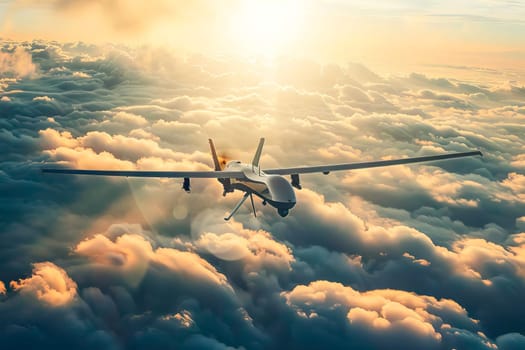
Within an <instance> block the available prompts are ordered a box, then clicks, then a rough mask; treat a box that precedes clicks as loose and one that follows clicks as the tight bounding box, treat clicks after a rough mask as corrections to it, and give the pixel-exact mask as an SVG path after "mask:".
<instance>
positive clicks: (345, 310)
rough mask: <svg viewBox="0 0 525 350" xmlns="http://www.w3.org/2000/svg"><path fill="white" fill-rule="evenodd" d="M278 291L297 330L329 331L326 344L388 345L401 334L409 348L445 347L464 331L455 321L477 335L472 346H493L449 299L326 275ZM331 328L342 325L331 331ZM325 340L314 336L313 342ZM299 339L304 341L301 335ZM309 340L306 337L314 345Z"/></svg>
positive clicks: (380, 346) (457, 341) (318, 332)
mask: <svg viewBox="0 0 525 350" xmlns="http://www.w3.org/2000/svg"><path fill="white" fill-rule="evenodd" d="M282 296H283V297H284V298H285V300H286V304H287V305H288V306H289V307H290V308H291V309H292V310H293V312H294V313H295V315H294V320H293V322H294V323H296V324H297V328H296V331H297V333H296V334H297V335H306V334H307V333H308V328H310V329H314V328H315V331H314V332H315V333H317V334H318V335H321V334H323V335H324V336H325V337H326V338H328V337H327V336H328V334H332V336H333V338H332V339H330V338H328V339H330V340H328V341H329V343H328V344H330V342H331V343H332V344H334V345H335V344H343V343H345V342H346V343H348V342H351V343H352V344H356V345H363V346H367V347H371V348H388V347H389V346H391V345H392V344H397V343H398V342H399V341H400V340H401V339H404V344H405V345H404V346H405V347H407V348H414V349H420V348H426V349H432V348H446V347H447V346H450V345H452V344H454V343H461V342H462V341H461V338H462V337H463V336H458V335H459V334H460V333H459V332H457V331H456V330H455V329H456V328H457V327H459V328H462V329H464V330H466V331H467V332H466V333H467V334H470V336H471V337H473V338H475V339H476V341H475V343H476V345H475V346H476V348H480V349H481V348H485V349H491V348H494V347H495V346H494V344H493V343H492V342H491V341H490V340H489V339H487V337H486V336H484V335H483V334H481V333H476V330H477V329H478V325H477V322H476V320H474V319H471V318H469V317H468V315H467V313H466V311H465V309H463V308H462V307H461V306H460V305H458V304H457V303H456V302H454V301H452V300H447V299H440V300H438V299H436V298H434V297H429V296H420V295H416V294H414V293H409V292H405V291H398V290H371V291H367V292H359V291H356V290H354V289H353V288H351V287H347V286H343V285H342V284H340V283H335V282H328V281H315V282H312V283H310V284H309V285H299V286H296V287H295V288H294V289H292V290H291V291H289V292H283V293H282ZM292 327H293V325H292ZM463 327H464V328H463ZM334 328H339V329H340V331H339V332H338V333H335V332H334V331H335V329H334ZM308 338H309V337H308ZM337 338H339V339H337ZM454 338H456V339H454ZM323 340H325V339H318V340H316V344H317V342H319V343H321V342H322V341H323ZM297 341H300V342H304V339H303V340H300V339H297ZM307 344H308V343H306V342H305V343H304V345H305V346H307V347H315V345H314V344H310V345H307ZM365 344H366V345H365ZM472 345H474V344H472ZM341 346H342V345H336V347H338V348H339V347H341Z"/></svg>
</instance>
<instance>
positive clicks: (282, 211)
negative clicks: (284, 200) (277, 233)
mask: <svg viewBox="0 0 525 350" xmlns="http://www.w3.org/2000/svg"><path fill="white" fill-rule="evenodd" d="M277 212H278V213H279V215H281V217H283V218H284V217H285V216H286V215H288V209H277Z"/></svg>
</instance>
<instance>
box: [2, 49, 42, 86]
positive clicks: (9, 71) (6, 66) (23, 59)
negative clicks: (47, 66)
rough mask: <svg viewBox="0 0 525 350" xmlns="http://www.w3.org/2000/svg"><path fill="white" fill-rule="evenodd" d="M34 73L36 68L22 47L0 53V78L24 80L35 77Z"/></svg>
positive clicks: (29, 55)
mask: <svg viewBox="0 0 525 350" xmlns="http://www.w3.org/2000/svg"><path fill="white" fill-rule="evenodd" d="M36 73H37V67H36V65H35V64H34V63H33V60H32V57H31V54H30V53H29V52H28V51H27V50H26V49H25V48H24V47H22V46H18V47H16V48H15V49H14V50H12V51H7V52H6V51H0V77H2V78H4V77H12V78H25V77H32V76H35V75H36Z"/></svg>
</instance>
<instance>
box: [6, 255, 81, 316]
mask: <svg viewBox="0 0 525 350" xmlns="http://www.w3.org/2000/svg"><path fill="white" fill-rule="evenodd" d="M9 286H10V287H11V289H13V290H14V291H17V292H19V293H20V294H21V295H24V296H32V297H34V298H36V299H38V300H40V301H42V302H44V303H46V304H49V305H50V306H63V305H67V304H68V303H70V302H71V301H73V299H74V298H75V297H76V295H77V284H76V283H75V282H74V281H73V280H72V279H71V278H70V277H69V276H68V275H67V273H66V271H64V270H63V269H61V268H60V267H58V266H56V265H55V264H53V263H51V262H42V263H35V264H34V265H33V276H31V277H29V278H26V279H20V280H18V281H11V283H10V284H9Z"/></svg>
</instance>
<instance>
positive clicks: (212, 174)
mask: <svg viewBox="0 0 525 350" xmlns="http://www.w3.org/2000/svg"><path fill="white" fill-rule="evenodd" d="M42 172H44V173H54V174H70V175H99V176H123V177H161V178H201V179H226V178H235V179H238V178H243V177H244V174H243V173H242V172H241V171H140V170H80V169H46V168H44V169H42Z"/></svg>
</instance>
